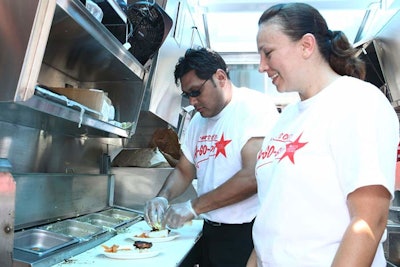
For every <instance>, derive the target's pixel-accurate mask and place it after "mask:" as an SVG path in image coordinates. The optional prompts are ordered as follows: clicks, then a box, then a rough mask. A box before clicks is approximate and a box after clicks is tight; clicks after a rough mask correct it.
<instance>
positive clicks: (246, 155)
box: [192, 137, 264, 214]
mask: <svg viewBox="0 0 400 267" xmlns="http://www.w3.org/2000/svg"><path fill="white" fill-rule="evenodd" d="M263 140H264V138H263V137H253V138H251V139H249V140H248V141H247V143H246V144H245V146H244V147H243V148H242V151H241V156H242V169H241V170H239V171H238V172H237V173H236V174H235V175H234V176H232V178H230V179H229V180H228V181H226V182H225V183H223V184H222V185H220V186H219V187H217V188H216V189H214V190H212V191H210V192H208V193H206V194H204V195H202V196H200V197H199V198H197V199H194V200H193V201H192V206H193V209H194V210H195V211H196V213H197V214H201V213H204V212H208V211H211V210H215V209H218V208H221V207H225V206H228V205H231V204H234V203H237V202H239V201H242V200H244V199H247V198H249V197H251V196H252V195H254V194H255V193H257V181H256V177H255V165H256V161H257V153H258V152H259V150H260V148H261V145H262V142H263Z"/></svg>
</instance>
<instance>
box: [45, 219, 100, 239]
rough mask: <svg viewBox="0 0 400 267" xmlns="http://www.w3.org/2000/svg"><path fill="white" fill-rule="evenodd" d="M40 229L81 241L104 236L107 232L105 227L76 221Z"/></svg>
mask: <svg viewBox="0 0 400 267" xmlns="http://www.w3.org/2000/svg"><path fill="white" fill-rule="evenodd" d="M40 229H44V230H47V231H50V232H54V233H59V234H63V235H66V236H71V237H76V238H78V239H79V240H80V241H87V240H89V239H91V238H92V237H94V236H97V235H99V234H102V233H104V232H105V231H106V230H105V229H104V228H103V227H100V226H96V225H93V224H89V223H85V222H79V221H75V220H65V221H61V222H56V223H53V224H49V225H46V226H43V227H40Z"/></svg>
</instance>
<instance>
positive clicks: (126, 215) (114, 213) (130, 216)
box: [98, 208, 142, 222]
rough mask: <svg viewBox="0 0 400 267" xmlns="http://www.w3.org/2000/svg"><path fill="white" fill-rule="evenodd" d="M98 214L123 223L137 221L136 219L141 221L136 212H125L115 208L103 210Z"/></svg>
mask: <svg viewBox="0 0 400 267" xmlns="http://www.w3.org/2000/svg"><path fill="white" fill-rule="evenodd" d="M98 214H103V215H106V216H110V217H113V218H116V219H120V220H123V221H124V222H130V221H133V220H138V219H141V217H142V216H141V215H140V214H139V213H137V212H134V211H126V210H121V209H116V208H111V209H108V210H104V211H101V212H99V213H98Z"/></svg>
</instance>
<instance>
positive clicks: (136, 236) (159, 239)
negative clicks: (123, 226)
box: [131, 232, 179, 243]
mask: <svg viewBox="0 0 400 267" xmlns="http://www.w3.org/2000/svg"><path fill="white" fill-rule="evenodd" d="M142 233H143V232H141V233H136V234H133V235H132V236H131V239H133V240H135V241H146V242H154V243H157V242H166V241H171V240H174V239H175V238H177V237H179V234H178V233H176V232H170V233H169V234H168V236H166V237H139V236H140V235H141V234H142ZM144 233H146V232H144Z"/></svg>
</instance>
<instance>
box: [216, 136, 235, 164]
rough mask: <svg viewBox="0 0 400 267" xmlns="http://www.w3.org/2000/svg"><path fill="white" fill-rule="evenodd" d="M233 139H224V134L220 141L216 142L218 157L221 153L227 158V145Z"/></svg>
mask: <svg viewBox="0 0 400 267" xmlns="http://www.w3.org/2000/svg"><path fill="white" fill-rule="evenodd" d="M231 141H232V140H225V139H224V134H222V136H221V139H220V140H219V141H218V142H216V143H215V147H216V149H217V153H216V154H215V157H217V156H218V155H219V154H220V153H221V154H222V155H224V156H225V158H226V153H225V147H226V145H227V144H229V143H230V142H231Z"/></svg>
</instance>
